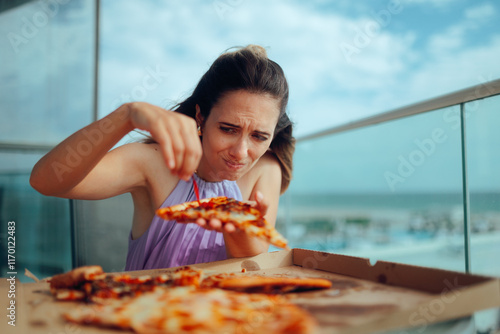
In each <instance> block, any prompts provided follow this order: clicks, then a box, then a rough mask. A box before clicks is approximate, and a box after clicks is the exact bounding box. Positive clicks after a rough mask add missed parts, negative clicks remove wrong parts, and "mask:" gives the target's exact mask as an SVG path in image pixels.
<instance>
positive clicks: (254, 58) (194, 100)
mask: <svg viewBox="0 0 500 334" xmlns="http://www.w3.org/2000/svg"><path fill="white" fill-rule="evenodd" d="M236 90H246V91H249V92H252V93H266V94H269V95H271V96H273V97H274V98H276V99H277V100H278V101H279V106H280V114H279V118H278V123H277V125H276V128H275V130H274V137H273V140H272V141H271V145H270V150H271V152H272V153H273V154H274V155H275V156H276V158H277V159H278V161H279V163H280V166H281V175H282V180H281V193H283V192H285V190H286V189H287V188H288V185H289V184H290V180H291V178H292V167H293V166H292V157H293V152H294V151H295V139H294V138H293V135H292V128H293V125H292V122H291V121H290V119H289V118H288V115H287V113H286V107H287V104H288V83H287V80H286V78H285V74H284V72H283V69H282V68H281V67H280V66H279V65H278V64H277V63H276V62H274V61H272V60H271V59H269V58H268V57H267V53H266V50H265V49H264V48H263V47H261V46H257V45H249V46H246V47H243V48H237V49H236V50H234V51H229V52H225V53H223V54H222V55H220V56H219V57H218V58H217V59H216V60H215V62H214V63H213V64H212V66H210V68H209V69H208V71H207V72H206V73H205V74H204V75H203V76H202V77H201V79H200V81H199V82H198V84H197V85H196V88H195V89H194V91H193V93H192V94H191V96H189V97H188V98H187V99H185V100H184V101H183V102H181V103H179V104H177V105H176V106H175V107H174V108H173V110H175V111H177V112H180V113H183V114H185V115H187V116H190V117H192V118H195V117H196V105H199V107H200V112H201V115H202V116H203V119H207V118H208V116H209V115H210V111H211V110H212V107H213V106H214V105H215V104H216V103H217V101H218V100H219V98H220V97H222V95H223V94H225V93H227V92H231V91H236Z"/></svg>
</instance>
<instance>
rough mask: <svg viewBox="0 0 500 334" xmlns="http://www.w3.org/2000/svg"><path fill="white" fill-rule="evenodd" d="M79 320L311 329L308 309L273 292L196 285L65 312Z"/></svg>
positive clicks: (191, 329) (224, 329)
mask: <svg viewBox="0 0 500 334" xmlns="http://www.w3.org/2000/svg"><path fill="white" fill-rule="evenodd" d="M64 317H65V318H66V320H68V321H71V322H75V323H78V324H90V325H97V326H101V327H102V326H106V327H117V328H122V329H132V330H134V331H135V332H137V333H277V334H280V333H296V334H302V333H304V334H305V333H313V332H314V330H315V329H316V326H317V325H316V322H315V320H314V318H312V317H311V316H310V315H309V314H308V313H307V312H306V311H304V310H302V309H301V308H299V307H298V306H296V305H294V304H292V303H290V302H289V301H287V300H286V299H285V298H283V297H281V296H276V295H264V294H245V293H239V292H234V291H225V290H220V289H196V288H194V287H174V288H169V289H164V288H157V289H155V290H154V291H151V292H148V293H145V294H143V295H141V296H138V297H136V298H132V299H129V300H124V301H120V300H115V301H113V302H112V303H110V304H106V305H82V306H81V307H80V308H78V309H74V310H71V311H69V312H66V313H65V314H64Z"/></svg>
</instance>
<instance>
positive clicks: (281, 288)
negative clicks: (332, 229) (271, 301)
mask: <svg viewBox="0 0 500 334" xmlns="http://www.w3.org/2000/svg"><path fill="white" fill-rule="evenodd" d="M201 287H202V288H219V289H225V290H233V291H239V292H251V293H255V292H257V293H267V294H282V293H287V292H298V291H308V290H318V289H329V288H331V287H332V282H331V281H329V280H327V279H324V278H315V277H273V276H262V275H241V274H235V273H220V274H215V275H211V276H208V277H207V278H205V279H204V280H203V282H202V283H201Z"/></svg>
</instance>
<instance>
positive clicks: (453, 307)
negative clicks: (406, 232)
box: [0, 249, 500, 333]
mask: <svg viewBox="0 0 500 334" xmlns="http://www.w3.org/2000/svg"><path fill="white" fill-rule="evenodd" d="M193 267H197V268H200V269H203V271H204V272H206V273H207V274H212V273H220V272H242V271H245V272H246V274H259V275H266V276H278V277H297V276H300V277H321V278H326V279H329V280H331V281H332V282H333V286H332V288H331V289H328V290H318V291H309V292H299V293H292V294H288V297H289V298H290V300H291V301H292V302H294V303H296V304H298V305H299V306H301V307H303V308H304V309H306V310H308V311H309V312H310V313H311V314H312V315H313V316H314V317H315V318H316V319H317V321H318V323H319V332H320V333H377V332H387V331H392V330H396V329H408V328H411V327H415V326H422V327H421V328H424V327H427V326H429V325H431V324H433V323H438V322H442V321H445V320H449V319H456V318H460V317H464V316H467V315H470V314H473V313H474V312H476V311H479V310H483V309H488V308H495V307H500V279H499V278H493V277H485V276H477V275H470V274H464V273H460V272H453V271H446V270H439V269H432V268H425V267H418V266H411V265H404V264H398V263H391V262H384V261H379V262H377V263H375V264H374V265H372V264H370V261H369V260H368V259H365V258H358V257H351V256H345V255H338V254H331V253H324V252H317V251H311V250H304V249H293V250H289V251H278V252H271V253H266V254H261V255H258V256H254V257H250V258H242V259H229V260H224V261H217V262H210V263H204V264H198V265H193ZM172 270H175V268H169V269H157V270H144V271H136V272H130V273H129V274H131V275H133V276H140V275H146V274H153V275H154V274H158V273H162V272H167V271H172ZM3 281H4V282H2V283H1V285H0V292H1V294H2V295H1V297H0V301H1V302H2V305H1V306H2V307H3V306H8V304H7V303H9V300H8V299H7V292H8V285H7V284H6V283H5V280H3ZM16 290H17V291H16V305H17V311H16V312H17V317H16V327H12V326H8V325H7V324H6V323H7V321H6V320H5V319H4V321H3V322H2V325H0V329H1V332H2V333H28V332H29V333H47V332H54V333H59V332H63V333H66V332H68V331H70V332H75V333H76V332H81V333H119V331H116V330H110V329H101V328H95V327H82V326H78V325H74V324H68V323H66V322H65V321H64V320H63V319H62V318H61V316H60V314H61V313H62V312H63V311H65V310H67V309H68V308H71V307H76V306H77V305H76V304H73V303H68V302H62V303H61V302H56V301H54V299H53V298H52V296H50V294H49V293H48V290H49V288H48V284H47V283H42V282H40V283H24V284H21V283H19V282H18V283H17V287H16ZM4 310H5V308H4Z"/></svg>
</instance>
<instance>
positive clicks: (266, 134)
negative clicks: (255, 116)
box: [219, 122, 271, 136]
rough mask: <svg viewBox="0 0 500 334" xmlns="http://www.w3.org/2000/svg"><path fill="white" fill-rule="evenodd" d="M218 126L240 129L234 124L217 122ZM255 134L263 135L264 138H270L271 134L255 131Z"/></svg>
mask: <svg viewBox="0 0 500 334" xmlns="http://www.w3.org/2000/svg"><path fill="white" fill-rule="evenodd" d="M219 124H220V125H223V126H228V127H231V128H237V129H239V128H241V126H239V125H236V124H233V123H228V122H219ZM254 132H255V133H258V134H260V135H264V136H270V135H271V134H270V133H268V132H266V131H260V130H255V131H254Z"/></svg>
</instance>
